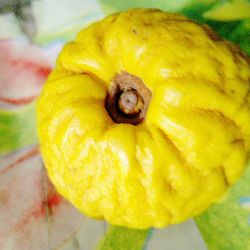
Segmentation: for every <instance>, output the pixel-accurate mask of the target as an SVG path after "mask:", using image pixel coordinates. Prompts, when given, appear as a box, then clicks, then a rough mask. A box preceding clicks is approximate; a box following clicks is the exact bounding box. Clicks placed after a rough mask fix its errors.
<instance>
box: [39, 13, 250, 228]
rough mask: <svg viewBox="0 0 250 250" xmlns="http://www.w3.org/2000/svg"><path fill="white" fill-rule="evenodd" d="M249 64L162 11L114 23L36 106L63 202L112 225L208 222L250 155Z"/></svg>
mask: <svg viewBox="0 0 250 250" xmlns="http://www.w3.org/2000/svg"><path fill="white" fill-rule="evenodd" d="M249 79H250V69H249V58H248V57H247V56H246V55H245V54H244V53H243V52H241V51H240V50H239V48H238V47H237V46H235V45H233V44H231V43H229V42H227V41H224V40H222V39H220V38H219V37H218V36H217V34H216V33H215V32H214V31H212V30H211V29H210V28H209V27H208V26H206V25H199V24H197V23H195V22H193V21H192V20H190V19H188V18H186V17H184V16H181V15H177V14H173V13H165V12H162V11H160V10H156V9H132V10H129V11H126V12H122V13H118V14H113V15H111V16H108V17H106V18H105V19H103V20H101V21H99V22H97V23H94V24H92V25H91V26H89V27H87V28H85V29H83V30H82V31H81V32H79V33H78V35H77V36H76V39H75V40H74V41H72V42H70V43H68V44H66V45H65V46H64V48H63V50H62V51H61V53H60V55H59V56H58V59H57V63H56V67H55V69H54V71H53V72H52V73H51V75H50V76H49V78H48V80H47V82H46V84H45V86H44V88H43V91H42V94H41V96H40V97H39V99H38V102H37V122H38V133H39V138H40V142H41V151H42V155H43V158H44V161H45V165H46V168H47V171H48V174H49V176H50V179H51V181H52V182H53V184H54V185H55V186H56V188H57V190H58V192H59V193H60V194H62V195H63V196H64V197H66V198H67V199H68V200H69V201H70V202H71V203H72V204H74V205H75V206H76V207H77V208H78V209H79V210H80V211H82V212H83V213H84V214H86V215H88V216H90V217H93V218H98V219H105V220H107V221H108V222H109V223H111V224H114V225H122V226H127V227H132V228H148V227H151V226H153V227H156V228H162V227H165V226H167V225H169V224H176V223H180V222H182V221H184V220H186V219H188V218H190V217H193V216H195V215H198V214H200V213H201V212H202V211H204V210H205V209H207V208H208V207H209V206H210V205H211V204H213V203H215V202H216V201H218V199H220V198H221V197H222V196H223V194H225V192H226V190H227V189H228V188H229V187H230V186H231V185H232V184H233V183H235V182H236V181H237V180H238V179H239V177H240V176H241V174H242V173H243V171H244V169H245V167H246V164H247V161H248V159H249V151H250V94H249V88H250V84H249Z"/></svg>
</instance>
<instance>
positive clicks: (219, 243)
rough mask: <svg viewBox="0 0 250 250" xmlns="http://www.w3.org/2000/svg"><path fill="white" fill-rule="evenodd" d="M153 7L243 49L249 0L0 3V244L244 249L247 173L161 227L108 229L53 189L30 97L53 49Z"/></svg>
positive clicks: (249, 201)
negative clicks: (95, 26)
mask: <svg viewBox="0 0 250 250" xmlns="http://www.w3.org/2000/svg"><path fill="white" fill-rule="evenodd" d="M135 7H148V8H149V7H150V8H159V9H162V10H165V11H170V12H178V13H182V14H185V15H187V16H188V17H190V18H192V19H194V20H196V21H197V22H201V23H207V24H208V25H210V26H211V27H212V28H213V29H215V30H216V31H217V32H218V33H219V34H220V36H222V37H224V38H225V39H228V40H230V41H233V42H234V43H236V44H238V45H239V46H240V47H241V48H242V50H243V51H245V53H246V54H248V55H250V1H248V0H122V1H117V0H0V222H1V223H0V249H1V250H12V249H13V250H19V249H24V250H29V249H31V250H36V249H41V250H47V249H64V250H66V249H86V250H92V249H101V250H106V249H110V250H111V249H114V250H140V249H148V250H183V249H185V250H204V249H212V250H250V185H249V183H250V171H249V169H248V171H247V172H246V173H245V175H244V176H243V177H242V178H241V180H240V182H238V183H237V184H236V185H235V186H234V187H233V188H232V189H231V190H230V191H229V192H228V194H227V195H226V196H225V197H224V198H223V200H222V201H221V202H220V203H219V204H216V205H214V206H212V207H211V208H210V209H209V210H208V211H206V212H205V213H204V214H202V215H201V216H199V217H197V218H194V219H192V220H189V221H187V222H185V223H183V224H180V225H175V226H171V227H169V228H167V229H162V230H156V229H150V230H132V229H127V228H122V227H113V226H110V225H108V224H107V223H105V222H103V221H95V220H92V219H89V218H86V217H85V216H83V215H81V214H80V213H79V212H78V211H77V210H76V209H75V208H74V207H72V206H71V205H70V204H69V203H68V202H67V201H65V200H64V199H63V198H62V197H60V195H58V194H57V192H56V191H55V189H54V188H53V186H52V184H51V183H50V182H49V180H48V178H47V175H46V171H45V170H44V166H43V163H42V159H41V157H40V153H39V145H38V140H37V135H36V124H35V102H36V97H37V96H38V95H39V93H40V91H41V88H42V86H43V84H44V82H45V80H46V78H47V77H48V75H49V73H50V72H51V70H52V68H53V66H54V64H55V60H56V57H57V55H58V53H59V51H60V50H61V48H62V46H63V45H64V44H65V43H66V42H68V41H70V40H72V39H74V37H75V35H76V33H77V32H78V31H79V30H80V29H82V28H83V27H86V26H87V25H89V24H90V23H92V22H94V21H97V20H99V19H101V18H103V17H105V16H106V15H109V14H111V13H114V12H118V11H123V10H126V9H129V8H135Z"/></svg>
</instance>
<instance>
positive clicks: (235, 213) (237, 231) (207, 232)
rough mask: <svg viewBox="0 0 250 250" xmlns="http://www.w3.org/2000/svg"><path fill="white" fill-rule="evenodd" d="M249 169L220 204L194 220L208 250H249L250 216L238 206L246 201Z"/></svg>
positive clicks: (248, 193) (248, 192) (249, 188)
mask: <svg viewBox="0 0 250 250" xmlns="http://www.w3.org/2000/svg"><path fill="white" fill-rule="evenodd" d="M249 183H250V168H248V170H247V171H246V173H245V175H244V176H243V177H242V178H241V180H240V182H238V183H237V184H236V185H235V186H233V187H232V188H231V189H230V191H229V194H228V195H227V196H226V197H225V198H224V200H223V201H221V202H220V203H218V204H216V205H213V206H212V207H211V208H210V209H208V210H207V211H206V212H205V213H203V214H202V215H201V216H199V217H197V218H196V222H197V224H198V227H199V229H200V231H201V233H202V236H203V238H204V240H205V241H206V243H207V245H208V247H209V249H211V250H250V237H249V236H250V221H249V218H250V213H249V211H247V210H246V209H244V208H243V207H242V206H241V204H240V199H241V197H249V198H250V185H249Z"/></svg>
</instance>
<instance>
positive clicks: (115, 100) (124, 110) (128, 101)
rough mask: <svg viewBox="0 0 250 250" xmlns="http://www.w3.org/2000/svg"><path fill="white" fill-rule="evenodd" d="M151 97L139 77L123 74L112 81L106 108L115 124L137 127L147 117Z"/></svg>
mask: <svg viewBox="0 0 250 250" xmlns="http://www.w3.org/2000/svg"><path fill="white" fill-rule="evenodd" d="M151 96H152V95H151V92H150V90H149V89H148V88H147V87H146V85H145V84H144V83H143V82H142V80H141V79H140V78H139V77H137V76H134V75H131V74H129V73H127V72H122V73H121V74H117V75H115V77H114V78H113V80H112V83H111V86H110V88H109V91H108V94H107V97H106V101H105V107H106V109H107V111H108V113H109V115H110V117H111V118H112V119H113V121H114V122H116V123H130V124H133V125H137V124H139V123H141V122H142V121H143V120H144V118H145V116H146V111H147V108H148V105H149V102H150V99H151Z"/></svg>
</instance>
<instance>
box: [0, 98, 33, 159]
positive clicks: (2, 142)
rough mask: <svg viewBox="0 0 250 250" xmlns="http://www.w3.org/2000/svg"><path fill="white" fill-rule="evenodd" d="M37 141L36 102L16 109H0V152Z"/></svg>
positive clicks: (3, 152)
mask: <svg viewBox="0 0 250 250" xmlns="http://www.w3.org/2000/svg"><path fill="white" fill-rule="evenodd" d="M37 142H38V139H37V134H36V119H35V103H34V102H33V103H32V104H29V105H25V106H23V107H20V108H17V109H14V110H2V109H0V154H5V153H7V152H10V151H13V150H16V149H18V148H21V147H23V146H27V145H31V144H34V143H37Z"/></svg>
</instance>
